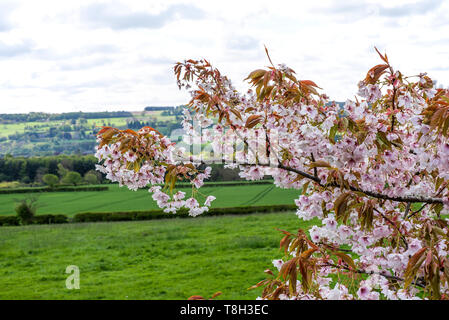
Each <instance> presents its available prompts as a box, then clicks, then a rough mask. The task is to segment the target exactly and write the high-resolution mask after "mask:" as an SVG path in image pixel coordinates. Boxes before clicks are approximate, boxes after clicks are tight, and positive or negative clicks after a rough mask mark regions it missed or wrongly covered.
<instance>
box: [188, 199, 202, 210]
mask: <svg viewBox="0 0 449 320" xmlns="http://www.w3.org/2000/svg"><path fill="white" fill-rule="evenodd" d="M185 206H186V208H189V209H193V208H197V207H199V203H198V201H197V200H196V199H195V198H189V199H187V200H186V204H185Z"/></svg>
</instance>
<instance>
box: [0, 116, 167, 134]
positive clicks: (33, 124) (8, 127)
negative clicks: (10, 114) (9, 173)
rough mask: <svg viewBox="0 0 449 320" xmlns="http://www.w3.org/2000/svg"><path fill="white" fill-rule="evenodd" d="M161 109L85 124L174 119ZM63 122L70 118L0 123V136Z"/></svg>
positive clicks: (59, 124) (117, 124) (101, 124)
mask: <svg viewBox="0 0 449 320" xmlns="http://www.w3.org/2000/svg"><path fill="white" fill-rule="evenodd" d="M161 113H162V111H151V112H145V113H144V115H142V112H134V113H133V118H130V117H114V118H98V119H86V124H87V125H88V126H92V125H96V126H103V125H111V126H116V127H123V126H126V121H127V120H128V121H129V120H133V119H134V120H141V121H146V120H148V119H150V117H155V118H156V119H157V121H175V118H176V117H175V116H165V115H162V114H161ZM64 124H70V120H57V121H30V122H19V123H0V137H7V136H8V135H11V134H14V133H16V132H19V133H23V132H24V131H25V128H26V127H29V128H36V130H37V131H41V130H43V129H45V128H48V127H52V126H62V125H64Z"/></svg>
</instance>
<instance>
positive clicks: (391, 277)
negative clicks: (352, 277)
mask: <svg viewBox="0 0 449 320" xmlns="http://www.w3.org/2000/svg"><path fill="white" fill-rule="evenodd" d="M325 266H328V267H334V268H339V269H345V270H347V271H350V272H354V273H360V274H369V275H372V274H378V275H380V276H382V277H384V278H387V279H390V280H396V281H402V282H403V281H405V280H404V279H402V278H400V277H397V276H392V275H390V274H387V273H386V271H381V272H376V271H365V270H361V269H359V270H353V269H350V268H348V267H346V266H339V265H336V264H333V263H326V264H325ZM412 284H414V285H415V286H418V287H420V288H425V287H426V286H425V285H424V284H422V283H418V282H416V281H413V282H412Z"/></svg>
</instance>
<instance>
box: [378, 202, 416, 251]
mask: <svg viewBox="0 0 449 320" xmlns="http://www.w3.org/2000/svg"><path fill="white" fill-rule="evenodd" d="M408 205H410V203H408V204H407V206H408ZM374 211H376V212H377V213H378V214H380V215H381V216H382V218H384V219H385V220H387V222H388V223H389V224H391V225H392V226H393V227H394V228H395V229H396V231H397V232H398V233H399V234H400V235H401V239H402V241H403V242H404V244H405V250H408V242H407V239H405V236H404V235H403V234H402V232H401V230H399V228H398V226H397V225H396V223H394V222H393V221H391V220H390V219H389V218H388V217H387V216H385V215H384V214H383V213H382V212H380V211H379V210H377V209H376V208H374Z"/></svg>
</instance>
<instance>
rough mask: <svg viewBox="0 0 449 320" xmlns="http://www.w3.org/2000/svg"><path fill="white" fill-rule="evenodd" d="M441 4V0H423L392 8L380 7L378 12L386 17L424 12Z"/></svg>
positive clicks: (432, 9)
mask: <svg viewBox="0 0 449 320" xmlns="http://www.w3.org/2000/svg"><path fill="white" fill-rule="evenodd" d="M442 4H443V0H425V1H418V2H415V3H408V4H404V5H401V6H397V7H392V8H385V7H380V9H379V14H380V15H382V16H388V17H401V16H407V15H419V14H426V13H428V12H431V11H434V10H436V9H438V8H439V7H440V6H441V5H442Z"/></svg>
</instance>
